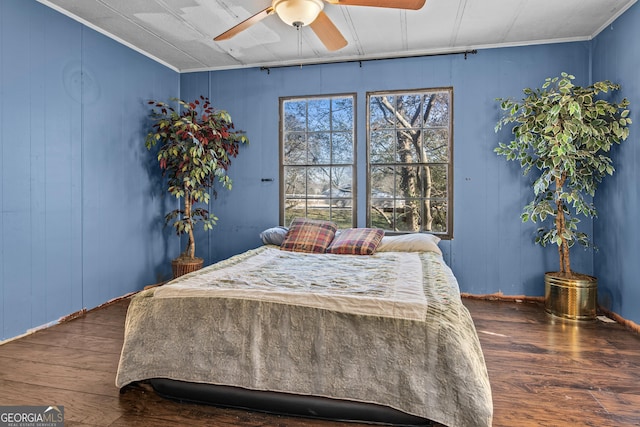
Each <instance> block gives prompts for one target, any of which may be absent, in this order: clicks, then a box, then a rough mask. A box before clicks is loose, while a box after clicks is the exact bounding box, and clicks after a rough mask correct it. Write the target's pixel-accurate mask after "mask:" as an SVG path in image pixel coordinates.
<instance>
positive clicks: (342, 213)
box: [331, 206, 353, 228]
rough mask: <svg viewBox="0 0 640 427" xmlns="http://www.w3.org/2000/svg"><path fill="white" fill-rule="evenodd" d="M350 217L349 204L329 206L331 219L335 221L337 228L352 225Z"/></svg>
mask: <svg viewBox="0 0 640 427" xmlns="http://www.w3.org/2000/svg"><path fill="white" fill-rule="evenodd" d="M352 218H353V208H352V207H351V206H346V207H332V208H331V221H333V222H335V223H336V225H337V226H338V228H350V227H353V220H352Z"/></svg>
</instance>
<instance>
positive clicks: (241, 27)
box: [213, 6, 274, 42]
mask: <svg viewBox="0 0 640 427" xmlns="http://www.w3.org/2000/svg"><path fill="white" fill-rule="evenodd" d="M273 12H274V9H273V7H271V6H269V7H268V8H266V9H265V10H263V11H261V12H258V13H256V14H255V15H253V16H251V17H250V18H247V19H245V20H244V21H242V22H241V23H239V24H238V25H236V26H235V27H231V28H230V29H228V30H227V31H225V32H224V33H222V34H220V35H219V36H217V37H215V38H214V39H213V40H214V41H217V42H219V41H220V40H228V39H230V38H231V37H233V36H235V35H236V34H238V33H239V32H241V31H244V30H246V29H247V28H249V27H250V26H252V25H254V24H257V23H258V22H260V21H262V20H263V19H264V18H266V17H267V16H269V15H271V14H272V13H273Z"/></svg>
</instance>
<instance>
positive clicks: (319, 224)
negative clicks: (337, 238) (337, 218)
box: [280, 218, 338, 253]
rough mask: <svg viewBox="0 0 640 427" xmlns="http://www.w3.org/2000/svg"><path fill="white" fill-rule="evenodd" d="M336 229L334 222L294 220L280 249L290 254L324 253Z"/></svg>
mask: <svg viewBox="0 0 640 427" xmlns="http://www.w3.org/2000/svg"><path fill="white" fill-rule="evenodd" d="M337 229H338V227H337V226H336V224H335V223H334V222H331V221H323V220H319V219H307V218H295V219H294V220H293V221H291V226H290V227H289V231H288V232H287V235H286V236H285V237H284V241H283V242H282V244H281V245H280V249H283V250H285V251H292V252H308V253H324V252H325V251H326V250H327V246H329V243H331V241H332V240H333V236H334V235H335V234H336V230H337Z"/></svg>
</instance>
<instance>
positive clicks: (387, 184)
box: [369, 166, 395, 198]
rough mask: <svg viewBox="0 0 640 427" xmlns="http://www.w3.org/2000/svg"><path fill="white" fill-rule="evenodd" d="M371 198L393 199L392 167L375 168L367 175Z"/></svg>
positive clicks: (393, 171)
mask: <svg viewBox="0 0 640 427" xmlns="http://www.w3.org/2000/svg"><path fill="white" fill-rule="evenodd" d="M369 179H370V187H371V197H373V198H390V197H391V198H393V197H395V168H394V167H393V166H376V167H372V168H371V172H370V175H369Z"/></svg>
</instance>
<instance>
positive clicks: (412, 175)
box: [367, 88, 453, 238]
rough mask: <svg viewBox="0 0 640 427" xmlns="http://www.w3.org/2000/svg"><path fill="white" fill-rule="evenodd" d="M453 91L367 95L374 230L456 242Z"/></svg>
mask: <svg viewBox="0 0 640 427" xmlns="http://www.w3.org/2000/svg"><path fill="white" fill-rule="evenodd" d="M452 104H453V90H452V89H451V88H445V89H425V90H416V91H410V92H374V93H369V94H367V111H368V123H367V142H368V158H369V165H368V168H369V173H368V180H369V182H368V201H367V205H368V213H367V221H368V223H369V224H370V225H371V226H373V227H379V228H383V229H385V230H388V231H395V232H431V233H434V234H438V235H440V237H448V238H451V237H452V234H453V230H452V224H453V221H452V210H451V209H452V201H453V195H452V182H453V168H452V165H453V163H452V157H453V156H452V152H453V151H452V149H453V128H452V122H453V120H452V118H451V111H452Z"/></svg>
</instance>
